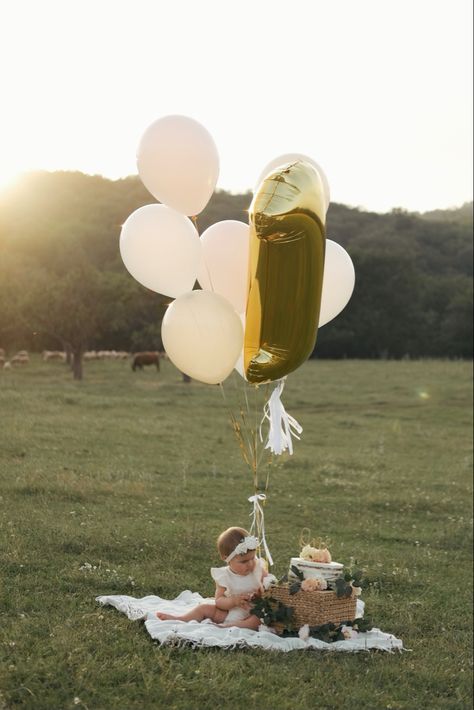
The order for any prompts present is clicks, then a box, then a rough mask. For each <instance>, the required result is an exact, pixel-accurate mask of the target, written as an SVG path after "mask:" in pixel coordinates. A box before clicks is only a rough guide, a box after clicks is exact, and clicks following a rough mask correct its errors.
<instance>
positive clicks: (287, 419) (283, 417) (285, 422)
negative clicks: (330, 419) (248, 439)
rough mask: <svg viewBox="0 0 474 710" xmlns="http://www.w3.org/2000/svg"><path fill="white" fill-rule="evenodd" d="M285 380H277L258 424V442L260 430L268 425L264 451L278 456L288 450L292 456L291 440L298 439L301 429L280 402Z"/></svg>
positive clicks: (261, 439) (261, 436) (261, 438)
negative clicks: (267, 450) (268, 450)
mask: <svg viewBox="0 0 474 710" xmlns="http://www.w3.org/2000/svg"><path fill="white" fill-rule="evenodd" d="M285 380H286V378H285V377H283V378H282V379H281V380H278V381H277V383H276V386H275V389H274V390H273V392H272V394H271V395H270V399H269V400H268V401H267V403H266V404H265V407H264V408H263V417H262V421H261V422H260V441H262V442H263V435H262V428H263V425H264V424H265V422H268V424H269V431H268V439H267V442H266V444H265V449H270V451H271V452H272V453H273V454H277V455H280V454H282V453H283V452H284V451H286V450H287V449H288V453H289V454H290V455H291V454H293V439H292V437H295V439H298V440H299V439H300V436H299V434H301V432H302V431H303V427H302V426H301V425H300V424H299V423H298V422H297V421H296V419H295V418H294V417H292V416H291V415H290V414H288V412H287V411H286V409H285V407H284V406H283V402H282V401H281V394H282V392H283V388H284V386H285Z"/></svg>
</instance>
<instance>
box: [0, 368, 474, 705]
mask: <svg viewBox="0 0 474 710" xmlns="http://www.w3.org/2000/svg"><path fill="white" fill-rule="evenodd" d="M85 377H86V379H85V380H84V382H82V383H75V382H73V381H72V379H71V376H70V374H69V373H68V372H67V370H66V369H65V366H64V365H60V364H52V363H42V362H40V361H39V359H34V360H33V362H32V364H31V365H30V366H29V367H25V368H24V369H22V370H15V371H3V372H0V402H1V410H0V411H1V429H0V442H1V445H0V457H1V458H0V481H1V489H0V496H1V498H0V505H1V507H0V511H1V523H0V527H1V530H0V535H1V538H0V539H1V546H0V554H1V569H0V637H1V638H0V654H1V656H0V658H1V661H0V662H1V666H0V708H1V709H6V708H8V709H9V710H10V708H14V707H25V708H34V709H35V710H36V709H39V708H45V709H46V708H47V709H48V710H51V709H56V708H58V709H63V708H74V707H79V708H80V707H84V708H88V709H89V710H97V709H100V708H104V709H105V708H107V709H108V708H113V709H114V710H115V709H120V710H122V709H123V710H131V709H134V708H161V707H163V708H165V707H166V708H193V709H194V708H204V709H206V708H214V707H217V706H219V707H225V708H231V709H233V708H235V709H240V708H245V709H250V708H259V709H260V710H262V709H266V708H283V709H286V708H288V709H289V708H292V709H293V708H313V707H318V708H353V707H363V708H407V709H411V708H468V707H471V680H472V678H471V670H472V666H471V660H472V657H471V650H470V649H471V613H470V603H471V489H470V483H471V470H472V434H471V432H472V417H471V411H472V409H471V365H470V364H469V363H465V362H433V361H422V362H358V361H338V362H326V361H325V362H315V361H313V362H310V363H308V364H306V365H305V366H304V367H302V368H300V370H299V371H298V372H296V373H294V374H293V375H292V376H290V377H289V378H288V383H287V387H286V390H285V393H284V402H285V405H286V407H287V409H288V410H289V411H290V413H292V414H293V415H294V416H295V417H296V418H297V419H298V420H299V421H300V423H301V424H302V425H303V427H304V433H303V438H302V440H301V441H300V442H296V446H295V454H294V456H293V457H289V456H283V457H280V459H279V460H278V461H277V463H276V464H275V465H273V466H272V467H271V471H270V485H269V489H268V496H269V500H268V505H267V507H266V516H265V520H266V526H267V532H268V541H269V544H270V548H271V551H272V553H273V556H274V558H275V560H276V564H275V568H276V570H275V571H276V573H277V574H280V573H283V572H284V571H286V567H287V565H288V560H289V557H290V556H294V555H295V554H296V553H297V552H298V546H299V537H300V533H301V530H302V528H304V527H309V528H310V529H311V532H312V534H313V535H315V536H317V535H321V536H323V537H326V538H327V539H329V540H330V549H331V551H332V553H333V558H334V559H336V560H340V561H342V562H346V563H348V562H349V560H350V558H351V557H355V558H356V559H357V560H358V562H359V564H360V565H362V566H363V567H364V569H365V572H366V577H367V578H368V580H369V581H370V588H369V589H368V590H367V591H366V593H365V595H364V598H365V600H366V604H367V605H366V613H367V614H368V615H370V617H371V618H372V619H373V620H374V624H375V625H376V626H378V627H380V628H381V629H383V630H384V631H387V632H391V633H393V634H395V635H396V636H398V637H400V638H402V639H403V641H404V643H405V646H406V647H407V648H408V649H411V651H410V652H405V653H402V654H395V655H389V654H386V653H381V652H379V653H374V652H371V653H361V654H349V655H345V654H333V655H332V654H327V653H311V652H310V653H302V652H294V653H290V654H281V655H278V654H271V653H266V652H263V651H257V650H236V651H231V652H224V651H219V650H217V649H208V650H192V649H190V648H170V647H165V648H160V647H159V646H158V645H156V644H154V643H153V642H152V641H151V639H150V638H149V636H148V634H147V633H146V631H145V628H144V626H143V625H142V624H141V623H139V622H129V621H128V620H127V619H126V617H125V616H123V615H121V614H119V613H118V612H117V611H115V610H114V609H112V608H110V607H105V608H102V607H99V606H98V605H97V603H96V602H95V597H96V596H97V595H100V594H114V593H115V594H121V593H124V594H129V595H132V596H137V597H140V596H144V595H146V594H158V595H160V596H164V597H173V596H175V595H176V594H177V593H178V592H179V591H181V590H183V589H186V588H187V589H191V590H193V591H199V592H201V593H202V594H204V595H207V594H212V592H213V585H212V580H211V578H210V574H209V568H210V567H211V566H215V565H216V564H219V560H218V558H217V556H216V552H215V546H214V540H215V538H216V537H217V535H218V533H219V532H220V531H221V530H222V529H224V528H225V527H227V526H229V525H244V526H248V522H249V517H248V515H249V512H250V510H249V504H248V503H247V496H248V495H250V494H251V493H252V481H251V476H250V473H249V471H248V470H247V469H246V467H245V466H244V464H243V461H242V459H241V456H240V452H239V447H238V445H237V442H236V441H235V439H234V436H233V433H232V430H231V427H230V423H229V419H228V415H227V412H226V408H225V407H224V404H223V400H222V397H221V393H220V391H219V388H218V387H208V386H204V385H201V384H198V383H192V384H191V385H185V384H183V383H182V382H181V380H180V376H179V374H178V373H177V372H176V370H175V369H174V368H173V367H172V365H171V364H170V363H167V362H166V363H164V367H163V370H162V372H161V374H160V375H157V373H156V371H152V370H145V371H144V372H142V373H138V372H137V373H132V372H131V370H130V366H129V364H128V363H126V362H120V363H104V362H96V363H91V364H87V365H86V372H85ZM233 389H234V384H233V383H232V382H231V383H230V384H229V385H227V384H226V391H228V392H229V395H228V396H229V401H232V397H233V396H234V395H233ZM85 562H88V563H90V564H91V565H92V566H93V569H92V570H91V571H86V570H83V569H81V567H82V566H83V565H84V563H85ZM75 699H76V700H75Z"/></svg>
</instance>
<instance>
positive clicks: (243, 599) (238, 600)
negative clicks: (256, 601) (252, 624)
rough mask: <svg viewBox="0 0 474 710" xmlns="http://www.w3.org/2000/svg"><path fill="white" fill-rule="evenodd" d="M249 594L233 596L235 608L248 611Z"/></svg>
mask: <svg viewBox="0 0 474 710" xmlns="http://www.w3.org/2000/svg"><path fill="white" fill-rule="evenodd" d="M250 598H251V595H250V594H236V595H235V606H239V607H241V608H242V609H246V610H248V609H250V603H249V602H250Z"/></svg>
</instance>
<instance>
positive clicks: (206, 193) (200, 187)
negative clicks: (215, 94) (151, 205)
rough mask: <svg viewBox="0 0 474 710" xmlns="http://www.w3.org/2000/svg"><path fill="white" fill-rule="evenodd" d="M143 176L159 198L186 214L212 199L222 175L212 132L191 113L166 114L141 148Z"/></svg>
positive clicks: (139, 158) (144, 138)
mask: <svg viewBox="0 0 474 710" xmlns="http://www.w3.org/2000/svg"><path fill="white" fill-rule="evenodd" d="M137 167H138V173H139V175H140V178H141V180H142V182H143V184H144V185H145V187H146V188H147V190H149V191H150V192H151V194H152V195H153V196H154V197H156V199H157V200H159V201H160V202H162V203H163V204H165V205H168V206H169V207H173V209H175V210H177V211H178V212H181V213H182V214H185V215H190V216H191V215H197V214H199V212H201V211H202V210H203V209H204V207H205V206H206V205H207V203H208V202H209V199H210V197H211V195H212V193H213V192H214V188H215V186H216V183H217V178H218V175H219V155H218V153H217V148H216V145H215V143H214V140H213V138H212V136H211V134H210V133H209V132H208V131H207V129H206V128H204V126H202V125H201V124H200V123H198V122H197V121H195V120H194V119H193V118H188V117H187V116H164V117H163V118H159V119H158V120H157V121H155V122H154V123H152V124H151V126H149V127H148V128H147V129H146V131H145V133H144V134H143V136H142V139H141V141H140V144H139V146H138V151H137Z"/></svg>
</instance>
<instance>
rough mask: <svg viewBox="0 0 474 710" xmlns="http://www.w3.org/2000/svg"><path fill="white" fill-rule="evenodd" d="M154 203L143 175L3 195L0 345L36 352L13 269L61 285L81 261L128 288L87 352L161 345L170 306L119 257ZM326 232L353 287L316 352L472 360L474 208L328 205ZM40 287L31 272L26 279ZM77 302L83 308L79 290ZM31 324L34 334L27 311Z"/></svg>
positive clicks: (219, 200) (220, 199)
mask: <svg viewBox="0 0 474 710" xmlns="http://www.w3.org/2000/svg"><path fill="white" fill-rule="evenodd" d="M153 201H154V200H153V198H152V197H151V196H150V195H149V193H148V192H147V190H146V189H145V188H144V187H143V185H142V183H141V182H140V180H139V178H138V177H136V176H132V177H128V178H126V179H123V180H117V181H111V180H107V179H105V178H103V177H101V176H89V175H84V174H82V173H78V172H56V173H47V172H38V173H31V174H29V175H26V176H25V177H24V179H23V180H22V181H21V182H20V183H19V184H17V185H16V186H15V187H14V188H11V189H10V190H9V191H6V192H4V193H3V194H2V195H1V196H0V255H1V257H2V266H1V267H0V268H2V269H3V272H2V273H3V274H4V278H3V289H4V298H2V301H3V303H4V305H3V306H1V305H0V338H1V342H0V344H2V343H3V344H4V345H3V346H5V344H6V345H7V347H10V346H11V347H14V346H16V345H17V344H18V345H20V344H21V343H24V342H25V340H27V341H28V343H27V344H28V345H29V346H31V345H32V343H31V336H30V335H29V334H28V326H26V325H25V327H21V319H16V324H15V327H14V328H13V327H12V323H11V319H12V309H11V301H12V300H14V301H15V302H16V305H17V307H18V308H20V310H21V308H22V306H21V304H20V303H19V301H21V299H18V298H16V296H15V287H14V283H15V280H16V281H17V282H18V284H19V283H20V281H21V278H20V277H19V278H18V279H15V278H14V274H15V272H16V271H18V272H19V273H20V272H24V271H25V270H26V269H28V270H29V272H30V275H33V274H34V275H36V274H37V273H39V272H40V271H41V272H42V274H43V277H44V279H47V280H48V282H49V283H50V284H54V283H55V282H56V281H58V282H59V281H60V280H61V279H62V278H63V277H64V276H65V274H67V273H69V274H71V278H72V274H73V273H74V272H75V271H76V270H77V268H76V267H77V265H78V263H80V264H81V265H82V268H83V270H84V269H86V267H87V269H95V270H96V271H97V274H99V275H101V278H102V277H105V276H106V275H107V274H109V275H115V276H114V278H115V279H116V282H115V288H117V289H119V288H120V290H121V293H124V292H125V291H126V292H127V299H126V300H127V303H126V304H125V305H124V304H123V303H122V304H121V308H122V311H121V314H120V317H117V313H115V314H113V316H110V314H109V317H108V318H106V319H104V323H102V324H101V325H100V327H99V324H98V325H97V328H96V330H95V331H94V333H93V334H89V335H88V338H87V340H88V343H87V344H88V346H89V347H93V346H94V347H99V346H104V347H105V346H108V347H110V346H111V345H112V344H113V345H114V346H116V347H118V346H120V347H123V348H125V349H133V348H141V347H157V346H158V345H159V318H160V316H159V315H158V316H157V313H158V310H159V308H158V307H159V305H160V303H161V302H162V300H163V299H160V297H159V296H156V295H155V294H150V293H149V292H147V291H146V290H145V289H142V288H141V287H138V286H137V285H136V284H135V283H132V281H133V280H132V279H130V277H129V276H128V274H127V273H126V272H125V269H124V267H123V265H122V262H121V259H120V256H119V252H118V239H119V234H120V228H121V224H122V223H123V222H124V221H125V219H126V218H127V217H128V215H129V214H130V213H131V212H133V211H134V210H135V209H137V208H138V207H140V206H141V205H144V204H148V203H150V202H153ZM250 202H251V194H250V193H246V194H243V195H232V194H230V193H227V192H223V191H219V192H217V193H215V194H214V195H213V197H212V199H211V201H210V203H209V204H208V206H207V207H206V209H205V210H204V212H203V213H202V214H201V215H199V218H198V226H199V230H200V232H202V231H203V230H204V229H206V228H207V227H208V226H209V225H210V224H213V223H214V222H217V221H219V220H222V219H237V220H242V221H247V214H246V210H247V209H248V207H249V205H250ZM327 236H328V238H330V239H333V240H334V241H336V242H338V243H340V244H341V245H342V246H344V247H345V248H346V249H347V250H348V252H349V253H350V255H351V257H352V259H353V261H354V265H355V269H356V289H355V292H354V295H353V297H352V300H351V302H350V304H349V305H348V306H347V308H346V309H345V311H344V312H343V313H342V314H341V315H340V316H339V317H338V318H337V319H335V320H334V321H333V322H332V323H330V324H328V325H327V326H325V327H324V328H322V329H321V330H320V333H319V335H318V345H317V348H316V353H315V354H317V355H318V356H320V357H395V358H399V357H403V356H405V355H409V356H412V357H420V356H443V357H445V356H448V357H471V356H472V317H471V316H472V263H473V260H472V249H473V245H472V203H469V204H466V205H463V206H462V207H460V208H458V209H453V210H435V211H433V212H427V213H425V214H417V213H409V212H405V211H402V210H393V211H392V212H389V213H387V214H378V213H373V212H365V211H363V210H360V209H355V208H351V207H347V206H345V205H342V204H332V205H331V206H330V209H329V212H328V217H327ZM81 278H85V277H84V276H83V275H82V276H81ZM117 279H118V280H117ZM34 280H35V276H32V277H31V279H29V283H30V284H32V283H33V282H34ZM7 282H8V284H9V286H8V289H9V290H8V293H7V292H6V291H5V289H6V288H7V286H6V285H5V284H6V283H7ZM119 284H121V286H119ZM18 288H19V286H18ZM22 288H26V290H29V289H30V286H26V287H22ZM31 288H33V286H31ZM12 294H13V295H12ZM0 295H1V294H0ZM17 295H18V294H17ZM76 298H77V300H78V301H80V299H81V292H80V289H77V293H76ZM5 303H7V306H5ZM70 307H74V305H72V306H70ZM123 309H125V310H123ZM127 309H129V310H127ZM17 313H18V311H17ZM33 320H34V319H33ZM40 320H41V319H40ZM24 322H25V324H26V323H28V324H29V325H31V327H33V328H34V327H35V324H34V322H33V321H32V320H31V313H29V314H28V317H27V318H25V319H24ZM38 330H39V331H41V332H42V333H43V335H42V336H41V338H40V339H39V340H38V339H37V340H36V345H38V346H39V345H40V344H41V346H44V343H45V340H47V330H48V329H47V328H44V327H43V328H40V327H39V328H38Z"/></svg>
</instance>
